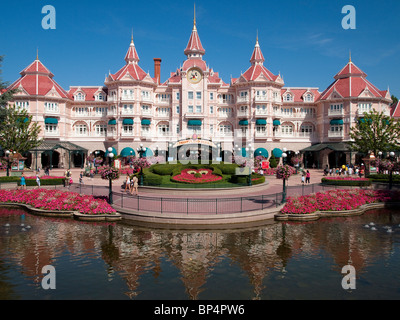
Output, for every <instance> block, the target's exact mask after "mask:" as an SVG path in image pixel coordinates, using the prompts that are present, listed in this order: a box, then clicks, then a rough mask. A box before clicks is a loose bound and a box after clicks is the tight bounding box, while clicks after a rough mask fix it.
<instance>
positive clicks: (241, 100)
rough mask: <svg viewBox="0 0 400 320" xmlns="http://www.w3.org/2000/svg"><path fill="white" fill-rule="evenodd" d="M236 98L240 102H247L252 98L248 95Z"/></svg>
mask: <svg viewBox="0 0 400 320" xmlns="http://www.w3.org/2000/svg"><path fill="white" fill-rule="evenodd" d="M236 100H237V102H238V103H247V102H249V101H250V98H249V97H248V96H246V97H237V99H236Z"/></svg>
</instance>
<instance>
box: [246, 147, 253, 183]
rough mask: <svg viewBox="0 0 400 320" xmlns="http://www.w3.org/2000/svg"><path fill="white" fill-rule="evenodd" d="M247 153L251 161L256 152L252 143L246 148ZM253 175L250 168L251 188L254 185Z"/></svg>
mask: <svg viewBox="0 0 400 320" xmlns="http://www.w3.org/2000/svg"><path fill="white" fill-rule="evenodd" d="M246 152H248V158H249V160H250V161H251V160H252V158H253V152H254V148H253V147H252V146H251V143H249V145H248V147H247V148H246ZM250 163H251V162H250ZM251 174H252V172H251V166H249V187H251V186H252V185H253V183H252V181H251Z"/></svg>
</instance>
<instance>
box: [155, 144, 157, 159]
mask: <svg viewBox="0 0 400 320" xmlns="http://www.w3.org/2000/svg"><path fill="white" fill-rule="evenodd" d="M155 154H156V157H158V146H156V153H155Z"/></svg>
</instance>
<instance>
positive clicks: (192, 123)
mask: <svg viewBox="0 0 400 320" xmlns="http://www.w3.org/2000/svg"><path fill="white" fill-rule="evenodd" d="M201 124H202V122H201V120H189V121H188V126H197V127H200V126H201Z"/></svg>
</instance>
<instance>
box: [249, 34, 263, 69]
mask: <svg viewBox="0 0 400 320" xmlns="http://www.w3.org/2000/svg"><path fill="white" fill-rule="evenodd" d="M264 61H265V59H264V56H263V54H262V52H261V48H260V45H259V44H258V39H257V42H256V45H255V47H254V50H253V54H252V55H251V59H250V62H251V63H252V64H254V63H255V62H261V63H263V62H264Z"/></svg>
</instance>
